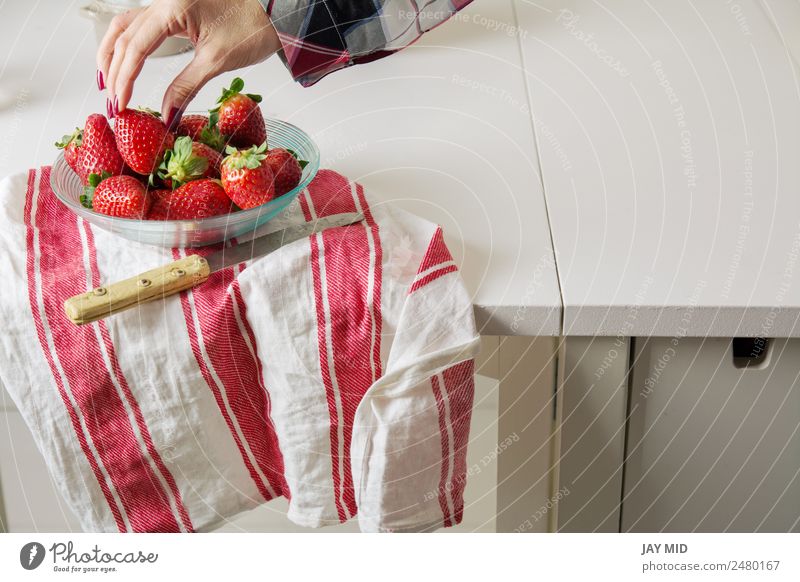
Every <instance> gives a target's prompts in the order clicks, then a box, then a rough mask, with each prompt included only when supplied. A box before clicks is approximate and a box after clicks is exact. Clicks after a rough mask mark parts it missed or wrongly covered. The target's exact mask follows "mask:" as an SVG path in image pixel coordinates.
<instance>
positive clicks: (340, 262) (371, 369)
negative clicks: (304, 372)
mask: <svg viewBox="0 0 800 582" xmlns="http://www.w3.org/2000/svg"><path fill="white" fill-rule="evenodd" d="M308 195H309V198H310V200H311V204H310V205H309V204H308V202H307V201H304V202H303V203H304V204H305V206H304V207H303V210H304V213H305V214H306V216H307V217H310V216H312V213H311V212H310V210H311V208H310V207H309V206H313V211H314V213H313V215H315V216H316V217H318V218H322V217H325V216H331V215H333V214H339V213H343V212H355V211H357V210H361V211H362V212H363V213H364V215H365V223H362V224H358V225H351V226H349V227H344V228H335V229H329V230H326V231H324V232H323V233H322V234H321V236H320V237H312V243H311V244H312V252H311V256H312V271H313V277H314V290H315V300H316V303H317V322H318V341H319V344H320V363H321V369H322V375H323V383H324V385H325V391H326V397H327V401H328V409H329V413H330V418H331V427H330V438H331V463H332V467H333V480H334V488H335V491H336V493H337V494H336V495H335V497H336V504H337V511H338V513H339V518H340V520H342V521H344V519H346V517H347V514H349V515H350V516H353V515H355V514H356V511H357V507H356V501H355V490H354V484H353V477H352V470H351V464H350V444H351V441H352V434H353V421H354V419H355V413H356V408H357V407H358V404H359V402H361V399H362V398H363V396H364V394H365V393H366V391H367V390H368V389H369V387H370V386H371V385H372V384H373V382H375V380H377V379H378V378H379V377H380V376H381V363H380V333H381V305H380V285H381V256H382V252H381V246H380V238H379V236H378V225H377V224H376V223H375V221H374V219H373V217H372V213H371V211H370V209H369V206H368V205H367V201H366V198H365V197H364V196H363V193H359V192H358V191H357V189H356V188H354V187H353V185H352V184H351V183H350V182H349V181H348V180H346V179H345V178H343V177H342V176H339V175H338V174H334V173H330V175H329V176H326V179H325V180H320V182H319V183H314V184H312V185H311V187H310V188H309V190H308ZM319 239H321V240H322V247H321V248H320V245H319V242H318V241H319ZM320 261H324V270H323V269H322V268H321V266H320ZM323 271H324V278H325V280H324V282H323V281H322V273H323ZM323 292H325V298H323V297H322V293H323ZM324 299H327V303H328V306H329V313H328V314H327V315H326V313H325V308H324V305H323V300H324ZM328 336H330V345H328ZM329 352H330V353H329ZM330 362H332V366H331V363H330ZM340 411H341V413H340ZM342 505H344V506H345V507H346V509H347V512H345V511H344V510H343V509H344V508H343V507H342Z"/></svg>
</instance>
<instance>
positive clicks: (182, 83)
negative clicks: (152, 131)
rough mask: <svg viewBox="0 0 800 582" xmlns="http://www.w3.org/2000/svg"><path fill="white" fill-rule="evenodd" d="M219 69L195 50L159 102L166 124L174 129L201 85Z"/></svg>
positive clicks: (215, 74) (217, 72)
mask: <svg viewBox="0 0 800 582" xmlns="http://www.w3.org/2000/svg"><path fill="white" fill-rule="evenodd" d="M220 72H221V71H220V70H219V67H218V64H217V63H215V62H214V61H213V60H209V59H207V58H205V56H204V54H203V53H202V51H197V50H196V51H195V56H194V58H193V59H192V60H191V61H190V62H189V64H188V65H186V67H185V68H184V69H183V70H182V71H181V72H180V73H179V74H178V76H177V77H175V79H174V80H173V81H172V83H171V84H170V86H169V87H167V91H166V93H164V100H163V101H162V103H161V113H162V115H163V116H164V117H163V119H164V120H165V122H166V124H167V126H169V128H170V129H174V128H175V126H176V125H177V124H178V122H179V121H180V120H181V116H182V115H183V112H184V111H185V110H186V107H187V106H188V105H189V103H190V102H191V101H192V99H194V96H195V95H197V92H198V91H200V89H202V87H203V85H205V84H206V83H208V81H209V80H211V79H212V78H214V77H215V76H217V75H218V74H219V73H220Z"/></svg>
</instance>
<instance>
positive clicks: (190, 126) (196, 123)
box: [175, 115, 208, 140]
mask: <svg viewBox="0 0 800 582" xmlns="http://www.w3.org/2000/svg"><path fill="white" fill-rule="evenodd" d="M206 127H208V115H184V116H183V117H181V120H180V122H179V123H178V126H177V127H176V128H175V134H176V135H188V136H189V137H190V138H192V139H193V140H198V139H200V134H201V133H202V131H203V129H205V128H206Z"/></svg>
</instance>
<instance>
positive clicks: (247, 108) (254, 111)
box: [209, 77, 267, 148]
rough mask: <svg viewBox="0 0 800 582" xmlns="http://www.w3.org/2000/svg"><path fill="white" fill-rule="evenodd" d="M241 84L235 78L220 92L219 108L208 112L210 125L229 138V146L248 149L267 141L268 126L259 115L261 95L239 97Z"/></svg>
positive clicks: (248, 94)
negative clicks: (228, 86)
mask: <svg viewBox="0 0 800 582" xmlns="http://www.w3.org/2000/svg"><path fill="white" fill-rule="evenodd" d="M242 89H244V81H242V80H241V79H240V78H239V77H236V78H235V79H234V80H233V82H231V86H230V88H229V89H223V90H222V96H221V97H220V98H219V99H218V100H217V103H218V105H217V106H216V107H215V108H214V109H212V110H211V111H210V115H209V124H210V126H211V127H217V128H218V129H219V131H220V133H221V134H222V135H224V136H227V137H228V138H229V141H230V143H231V145H234V146H236V147H240V148H247V147H250V146H254V145H260V144H262V143H264V142H265V141H267V126H266V125H265V124H264V117H263V116H262V115H261V108H260V107H259V106H258V104H259V103H260V102H261V95H253V94H251V93H242V92H241V91H242Z"/></svg>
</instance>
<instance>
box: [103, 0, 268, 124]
mask: <svg viewBox="0 0 800 582" xmlns="http://www.w3.org/2000/svg"><path fill="white" fill-rule="evenodd" d="M168 36H183V37H186V38H188V39H189V40H190V41H191V42H192V44H193V45H194V47H195V53H194V58H193V59H192V61H191V62H190V63H189V64H188V65H186V68H184V69H183V70H182V71H181V72H180V73H179V74H178V76H177V77H175V79H174V80H173V81H172V84H171V85H170V86H169V88H167V92H166V93H165V94H164V100H163V102H162V104H161V111H162V113H163V114H164V118H165V120H166V121H167V124H168V125H170V124H174V123H176V122H177V120H178V119H180V116H181V114H182V112H183V110H185V108H186V106H187V104H188V103H189V102H190V101H191V100H192V98H193V97H194V96H195V95H196V94H197V92H198V91H199V90H200V88H201V87H202V86H203V85H205V84H206V83H207V82H208V81H209V80H211V79H212V78H213V77H215V76H217V75H219V74H220V73H223V72H225V71H231V70H234V69H239V68H241V67H246V66H248V65H252V64H255V63H258V62H261V61H263V60H264V59H266V58H267V57H269V56H270V55H272V54H273V53H275V52H276V51H277V50H278V49H279V48H280V41H279V40H278V35H277V33H276V32H275V29H274V28H273V26H272V23H271V22H270V20H269V18H268V17H267V14H266V12H265V11H264V8H263V7H262V6H261V4H260V3H259V2H258V0H153V3H152V4H151V5H149V6H147V7H146V8H138V9H134V10H129V11H128V12H125V13H123V14H120V15H118V16H116V17H115V18H114V19H113V20H112V21H111V26H110V27H109V28H108V32H106V35H105V37H104V38H103V41H102V42H101V43H100V47H99V48H98V50H97V68H98V71H99V73H98V83H99V84H100V85H101V87H102V86H103V85H105V87H106V88H107V89H108V98H109V111H110V114H111V115H115V114H116V113H118V112H119V111H122V110H124V109H125V108H126V107H127V106H128V103H129V101H130V98H131V93H132V92H133V83H134V81H135V80H136V77H137V76H138V75H139V72H140V71H141V70H142V65H143V64H144V60H145V58H147V56H148V55H149V54H150V53H152V52H153V51H154V50H156V48H158V46H159V45H160V44H161V43H162V42H163V41H164V39H165V38H167V37H168ZM100 75H102V77H101V76H100ZM103 81H105V83H103Z"/></svg>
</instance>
